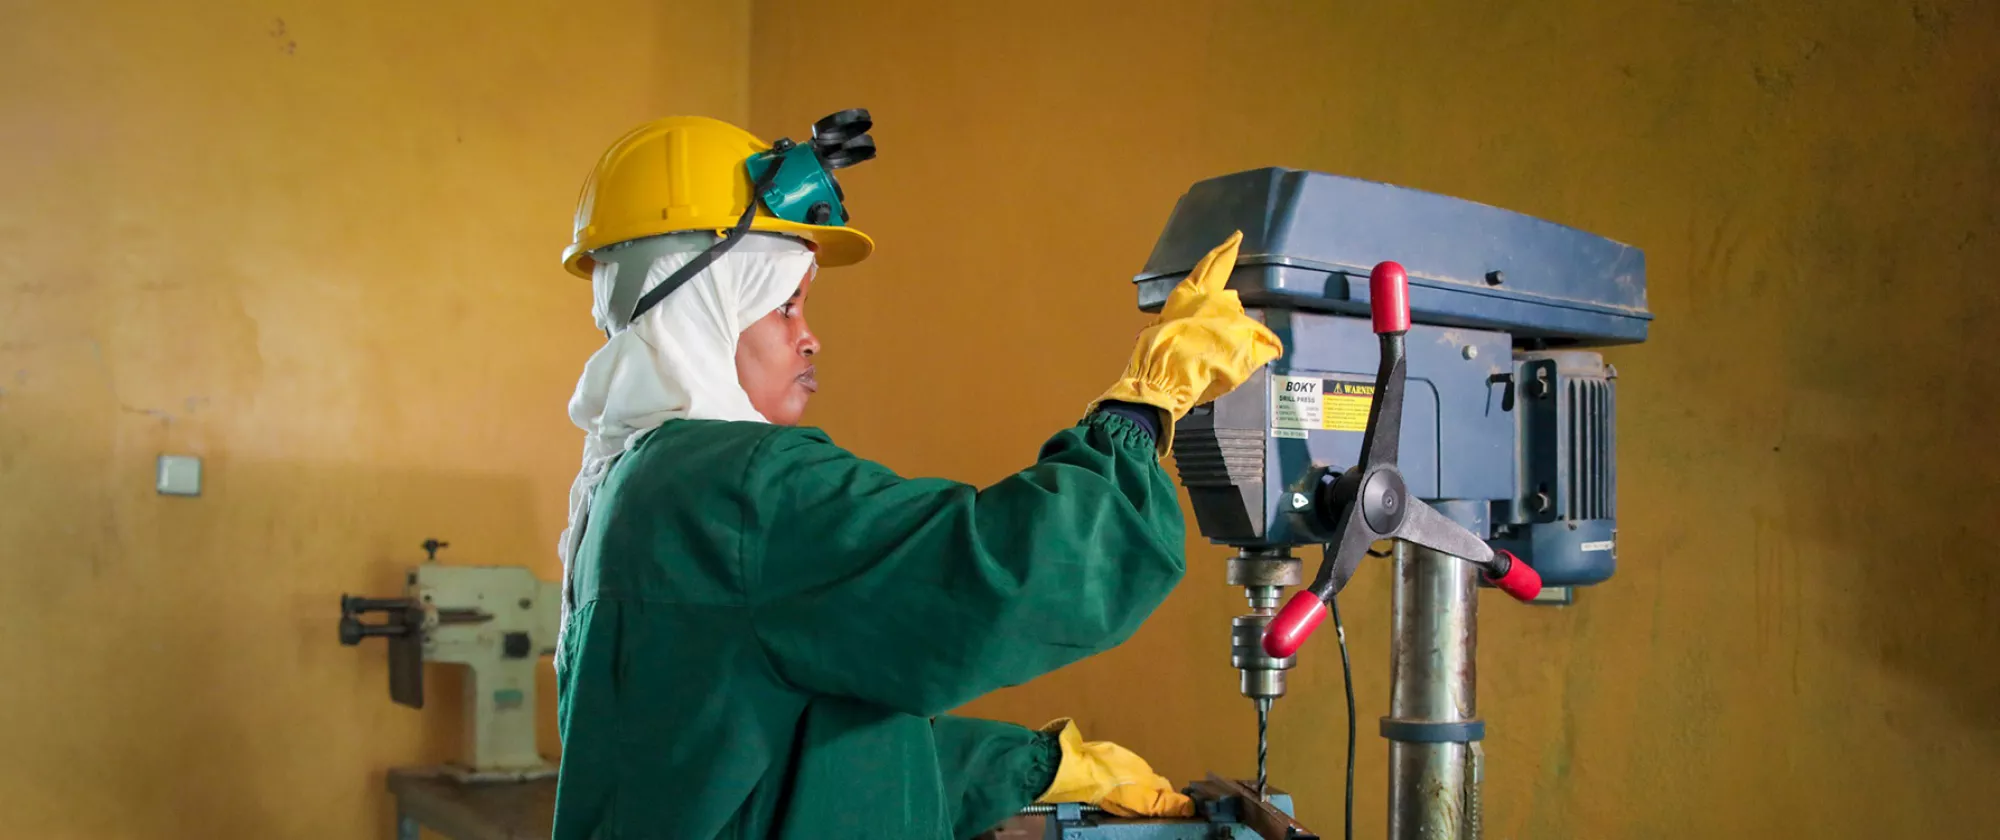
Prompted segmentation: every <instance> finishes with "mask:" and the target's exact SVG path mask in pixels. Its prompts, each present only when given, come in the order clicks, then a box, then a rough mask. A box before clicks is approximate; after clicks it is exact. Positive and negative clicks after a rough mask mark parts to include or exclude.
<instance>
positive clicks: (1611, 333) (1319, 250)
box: [1048, 168, 1652, 840]
mask: <svg viewBox="0 0 2000 840" xmlns="http://www.w3.org/2000/svg"><path fill="white" fill-rule="evenodd" d="M1239 230H1240V231H1242V232H1243V234H1244V239H1243V243H1242V247H1241V249H1240V251H1239V255H1238V258H1237V263H1236V267H1235V270H1234V273H1233V274H1232V276H1231V279H1230V284H1229V287H1230V288H1231V289H1234V290H1236V291H1237V292H1238V294H1239V295H1240V296H1241V298H1242V301H1243V303H1244V305H1245V307H1246V308H1247V309H1248V310H1249V312H1250V313H1251V315H1252V317H1256V318H1260V319H1261V320H1263V322H1264V323H1265V324H1267V325H1268V326H1270V327H1271V329H1272V330H1273V331H1274V332H1276V333H1277V335H1278V336H1279V338H1281V339H1282V340H1283V341H1284V345H1285V353H1284V355H1283V356H1281V357H1280V358H1279V359H1277V360H1276V361H1274V362H1273V363H1272V364H1270V365H1269V366H1268V367H1266V369H1264V370H1263V371H1261V372H1259V373H1258V374H1256V375H1255V376H1254V377H1253V378H1252V379H1250V380H1249V381H1248V382H1246V383H1245V384H1244V385H1243V387H1241V388H1239V389H1238V390H1236V391H1235V392H1233V393H1231V394H1229V395H1228V396H1225V397H1223V398H1222V399H1220V400H1217V401H1216V402H1214V403H1212V404H1209V405H1206V406H1201V407H1198V408H1196V409H1195V410H1194V411H1193V412H1192V413H1190V414H1189V415H1188V417H1187V418H1185V419H1184V420H1182V421H1181V423H1180V424H1179V425H1178V427H1177V428H1176V430H1175V436H1174V452H1175V468H1176V470H1177V471H1178V473H1179V476H1180V480H1181V483H1182V485H1183V486H1185V487H1186V488H1187V491H1188V494H1189V496H1190V497H1191V499H1192V501H1193V505H1194V511H1195V519H1196V522H1197V525H1198V526H1199V528H1200V530H1201V533H1202V534H1203V535H1204V536H1206V537H1207V538H1209V539H1210V540H1211V541H1213V542H1216V543H1220V544H1224V545H1228V546H1231V547H1234V548H1235V549H1237V554H1236V555H1235V556H1234V557H1232V558H1231V559H1230V560H1229V564H1228V568H1227V572H1226V578H1227V582H1228V583H1229V585H1231V586H1241V587H1243V590H1244V593H1245V595H1246V597H1247V599H1248V601H1249V607H1250V611H1249V612H1248V613H1247V614H1245V615H1243V616H1240V617H1238V618H1237V619H1235V621H1234V622H1233V626H1232V628H1231V642H1232V644H1231V664H1232V665H1233V666H1234V667H1235V668H1236V669H1237V670H1238V671H1239V673H1240V680H1241V681H1240V687H1241V690H1242V693H1243V694H1244V695H1245V696H1246V697H1248V698H1250V699H1251V700H1252V701H1254V703H1255V704H1256V707H1257V712H1258V718H1259V720H1258V723H1259V726H1258V732H1259V744H1258V778H1257V779H1256V780H1255V781H1254V782H1234V783H1232V782H1223V781H1221V780H1218V779H1216V778H1215V777H1211V778H1210V780H1209V782H1206V783H1197V784H1196V785H1195V786H1194V787H1192V788H1190V792H1191V793H1192V794H1193V795H1194V796H1195V798H1196V799H1197V801H1198V802H1200V803H1203V804H1202V808H1203V812H1204V814H1210V815H1213V814H1216V813H1221V810H1222V809H1218V808H1216V807H1215V799H1216V797H1217V796H1223V797H1225V798H1228V797H1229V796H1231V795H1232V794H1230V793H1228V792H1226V791H1225V792H1221V793H1218V791H1219V790H1220V789H1221V787H1227V788H1229V790H1230V791H1234V794H1233V795H1234V798H1235V799H1236V800H1237V802H1236V803H1235V806H1234V811H1233V812H1232V813H1238V814H1249V813H1250V812H1257V813H1256V814H1255V816H1258V817H1259V819H1260V821H1261V823H1262V825H1259V826H1257V829H1258V830H1257V831H1256V832H1255V836H1262V837H1267V838H1279V837H1289V838H1302V837H1311V836H1315V835H1313V834H1312V833H1311V832H1309V831H1306V830H1305V829H1303V828H1302V827H1299V826H1298V825H1297V824H1296V823H1291V824H1290V825H1279V824H1275V823H1273V821H1272V820H1271V819H1270V818H1269V814H1268V812H1270V811H1272V810H1276V806H1277V805H1278V803H1280V802H1282V805H1283V807H1282V810H1283V811H1284V812H1285V813H1286V814H1289V813H1291V812H1292V809H1291V807H1290V804H1291V803H1290V800H1289V797H1286V798H1284V799H1282V800H1281V799H1280V798H1279V796H1275V795H1272V790H1274V789H1269V788H1266V787H1265V779H1264V778H1263V774H1264V764H1265V761H1264V753H1265V750H1266V749H1267V742H1266V741H1265V739H1264V734H1265V727H1266V723H1267V715H1268V713H1269V710H1270V709H1271V704H1272V702H1273V701H1275V700H1276V699H1278V698H1279V697H1281V696H1283V695H1284V694H1285V692H1286V673H1287V671H1289V670H1290V669H1291V668H1292V667H1293V666H1294V664H1295V663H1296V656H1295V653H1296V651H1297V650H1298V649H1299V647H1300V645H1302V644H1303V643H1304V642H1305V641H1306V639H1307V637H1308V636H1309V635H1310V634H1311V633H1312V631H1313V629H1314V628H1315V627H1316V626H1317V625H1318V624H1319V623H1320V621H1321V620H1322V619H1324V618H1325V617H1326V616H1327V615H1328V613H1329V612H1330V611H1331V610H1330V609H1329V608H1330V607H1331V606H1333V603H1334V600H1335V595H1337V593H1338V592H1339V591H1340V589H1341V588H1342V587H1344V586H1345V585H1346V584H1347V582H1348V580H1349V579H1350V578H1351V577H1352V576H1353V574H1354V572H1355V570H1356V569H1357V567H1358V566H1359V564H1360V563H1361V561H1362V559H1363V558H1364V557H1366V556H1368V555H1370V554H1373V553H1375V552H1374V551H1373V550H1372V546H1374V545H1375V544H1377V543H1380V542H1385V541H1386V542H1388V543H1390V545H1391V547H1392V548H1393V552H1392V554H1391V556H1393V558H1394V566H1395V574H1394V584H1393V596H1392V598H1393V604H1392V610H1391V615H1392V621H1393V627H1392V632H1391V644H1390V648H1391V649H1390V664H1391V669H1392V679H1391V690H1390V714H1389V716H1388V717H1385V718H1383V720H1382V722H1381V729H1380V731H1381V733H1382V735H1383V737H1384V738H1386V739H1387V740H1388V741H1389V773H1390V779H1389V791H1390V793H1389V836H1390V837H1392V838H1416V837H1424V838H1473V837H1477V836H1479V830H1480V829H1479V821H1480V816H1479V814H1480V807H1479V780H1480V777H1481V774H1482V772H1483V767H1482V763H1483V762H1482V758H1481V753H1480V750H1479V742H1480V740H1481V739H1482V738H1483V737H1484V730H1485V724H1484V722H1483V721H1482V720H1481V719H1480V718H1479V716H1478V713H1477V708H1476V705H1475V702H1474V699H1475V698H1474V693H1475V688H1476V685H1475V678H1474V674H1475V651H1476V647H1477V632H1476V617H1477V608H1478V599H1477V594H1478V591H1479V589H1480V588H1482V586H1491V587H1494V588H1497V589H1500V590H1502V591H1504V592H1506V593H1507V594H1509V595H1512V596H1514V597H1515V598H1517V599H1520V600H1524V601H1529V602H1537V603H1568V602H1569V598H1570V593H1571V592H1572V591H1573V588H1574V587H1582V586H1589V585H1592V584H1597V583H1601V582H1603V581H1605V580H1607V579H1609V578H1610V577H1611V576H1612V574H1613V572H1615V571H1616V567H1617V563H1616V558H1617V539H1616V535H1617V522H1616V516H1615V503H1616V468H1615V458H1614V448H1613V441H1614V434H1613V432H1614V423H1613V420H1614V407H1615V402H1616V401H1615V387H1614V386H1615V381H1616V378H1617V373H1616V371H1615V370H1614V369H1613V368H1612V367H1611V366H1610V365H1609V364H1607V363H1605V361H1604V360H1603V358H1602V357H1601V356H1600V355H1598V354H1597V353H1596V352H1594V349H1595V348H1600V347H1605V346H1612V345H1621V344H1636V343H1640V342H1643V341H1644V340H1645V338H1646V332H1647V327H1648V325H1649V323H1650V321H1651V319H1652V316H1651V314H1650V313H1649V312H1648V311H1647V308H1646V276H1645V257H1644V255H1643V254H1641V253H1640V252H1639V251H1638V250H1637V249H1635V248H1632V247H1630V246H1627V245H1623V244H1620V243H1618V242H1614V241H1611V240H1608V239H1604V238H1602V237H1598V236H1594V235H1591V234H1588V233H1585V232H1582V231H1579V230H1575V229H1572V228H1568V227H1564V226H1562V225H1558V224H1555V223H1552V222H1547V221H1543V220H1540V219H1535V218H1531V217H1528V216H1524V215H1521V214H1518V213H1514V212H1511V211H1508V210H1503V209H1500V208H1495V207H1490V206H1486V205H1482V204H1477V203H1474V202H1469V201H1464V200H1460V199H1455V198H1449V197H1445V196H1440V195H1434V194H1428V193H1424V192H1420V191H1416V190H1411V189H1405V188H1401V187H1396V186H1392V185H1387V184H1381V183H1374V182H1368V181H1361V180H1355V179H1351V178H1344V177H1340V176H1335V175H1329V174H1324V173H1318V172H1306V171H1298V170H1290V169H1277V168H1270V169H1258V170H1252V171H1247V172H1239V173H1236V174H1232V175H1226V176H1223V177H1219V178H1214V179H1210V180H1207V181H1203V182H1201V183H1198V184H1195V185H1194V187H1193V188H1192V189H1190V190H1188V192H1187V194H1186V195H1184V196H1183V197H1182V198H1181V199H1180V201H1179V203H1178V204H1177V205H1176V206H1175V208H1174V210H1173V214H1172V216H1171V217H1170V218H1169V219H1168V221H1167V226H1166V230H1165V232H1164V233H1162V234H1161V236H1160V239H1159V241H1158V242H1157V244H1155V246H1154V248H1153V253H1152V256H1151V257H1150V258H1149V259H1148V260H1147V261H1146V266H1145V270H1144V271H1143V272H1142V273H1140V274H1139V275H1138V276H1137V277H1136V278H1135V279H1134V282H1135V283H1136V285H1137V287H1138V297H1139V306H1140V308H1141V309H1143V310H1146V311H1157V310H1158V309H1159V307H1160V306H1161V305H1162V304H1163V303H1164V302H1165V301H1166V298H1167V295H1168V293H1169V292H1171V291H1172V290H1173V288H1174V287H1175V286H1176V285H1177V284H1178V283H1179V282H1180V281H1181V280H1182V278H1184V277H1185V276H1186V275H1187V273H1188V272H1189V271H1190V270H1192V269H1193V267H1194V266H1195V264H1196V263H1197V262H1199V261H1200V260H1201V258H1202V257H1203V256H1204V255H1205V254H1207V253H1208V251H1209V250H1210V249H1212V248H1213V247H1215V245H1216V244H1217V243H1219V242H1222V241H1223V240H1224V239H1226V238H1227V237H1228V236H1229V235H1230V234H1231V233H1232V232H1235V231H1239ZM1312 545H1318V546H1322V547H1323V552H1324V556H1323V558H1322V561H1321V563H1320V566H1319V569H1318V573H1317V575H1316V576H1315V577H1314V578H1312V579H1311V580H1310V582H1308V580H1307V578H1306V577H1305V574H1304V564H1303V561H1302V560H1301V559H1300V558H1298V557H1297V556H1295V555H1294V553H1293V551H1294V550H1295V549H1297V548H1299V547H1303V546H1312ZM1377 556H1381V555H1377ZM1301 585H1305V588H1303V589H1300V590H1298V591H1296V592H1295V593H1293V594H1292V596H1291V598H1290V599H1289V600H1287V599H1286V597H1285V590H1286V589H1287V588H1290V587H1297V586H1301ZM1545 586H1546V587H1549V589H1548V590H1544V587H1545ZM1281 604H1282V606H1281ZM1343 655H1344V651H1343ZM1350 690H1351V689H1350ZM1350 749H1351V748H1350ZM1350 759H1351V754H1350ZM1218 785H1220V786H1221V787H1218ZM1244 791H1248V794H1247V795H1246V794H1244V793H1243V792H1244ZM1293 795H1296V792H1294V793H1293ZM1259 800H1261V802H1259ZM1350 818H1351V816H1350ZM1208 821H1210V822H1220V820H1216V819H1213V818H1212V817H1211V818H1210V819H1209V820H1208ZM1058 823H1060V824H1058ZM1115 823H1116V821H1109V820H1097V821H1093V820H1091V819H1089V818H1087V817H1080V818H1078V819H1076V820H1071V821H1067V822H1064V821H1059V820H1051V821H1050V824H1049V827H1048V831H1049V835H1048V836H1050V837H1061V838H1063V840H1089V839H1090V838H1095V837H1100V836H1111V835H1110V834H1109V833H1104V834H1093V833H1092V832H1098V831H1101V832H1110V831H1111V830H1112V829H1113V828H1114V827H1116V828H1117V830H1118V832H1119V833H1117V834H1116V836H1118V837H1132V838H1167V837H1180V836H1182V835H1181V834H1175V833H1172V830H1171V827H1170V826H1168V825H1163V824H1158V823H1155V824H1153V825H1154V826H1155V829H1154V831H1153V833H1146V832H1144V831H1139V832H1138V833H1134V832H1135V830H1139V829H1144V828H1146V826H1145V825H1142V824H1127V825H1122V826H1118V825H1115ZM1266 826H1269V827H1268V828H1266ZM1216 828H1217V829H1218V830H1222V829H1224V828H1225V827H1223V826H1219V825H1218V826H1216ZM1226 830H1229V831H1232V832H1233V831H1238V830H1240V829H1238V828H1235V827H1227V828H1226ZM1059 831H1060V833H1057V832H1059ZM1217 836H1237V835H1236V834H1226V835H1223V834H1218V835H1217Z"/></svg>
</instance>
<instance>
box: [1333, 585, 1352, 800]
mask: <svg viewBox="0 0 2000 840" xmlns="http://www.w3.org/2000/svg"><path fill="white" fill-rule="evenodd" d="M1326 605H1327V607H1328V608H1329V609H1331V610H1333V635H1334V638H1336V639H1338V640H1340V681H1341V683H1342V684H1343V685H1346V686H1347V810H1346V811H1345V812H1344V814H1343V816H1344V817H1345V819H1346V838H1347V840H1354V665H1353V664H1352V663H1351V662H1349V661H1348V659H1347V628H1345V627H1342V626H1341V623H1340V601H1339V599H1338V598H1335V597H1333V596H1327V599H1326Z"/></svg>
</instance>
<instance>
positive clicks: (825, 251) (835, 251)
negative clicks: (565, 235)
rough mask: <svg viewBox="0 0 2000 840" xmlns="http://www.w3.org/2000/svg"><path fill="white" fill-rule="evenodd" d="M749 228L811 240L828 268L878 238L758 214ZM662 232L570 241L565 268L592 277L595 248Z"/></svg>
mask: <svg viewBox="0 0 2000 840" xmlns="http://www.w3.org/2000/svg"><path fill="white" fill-rule="evenodd" d="M733 227H735V223H734V222H733V221H732V222H731V223H730V224H727V225H722V226H719V227H716V228H714V230H715V232H716V233H718V234H720V233H726V232H728V230H729V229H730V228H733ZM696 229H700V228H696ZM750 229H751V230H758V231H766V232H769V233H782V234H786V235H789V236H796V237H798V238H800V239H803V240H806V241H807V242H810V243H812V245H813V261H814V262H817V263H818V264H819V265H821V266H822V267H826V268H839V267H840V266H845V265H853V264H855V263H858V262H861V261H862V260H865V259H867V258H868V256H869V255H870V254H873V253H874V252H875V240H873V239H870V238H869V237H868V234H865V233H862V232H861V231H859V230H856V229H854V228H851V227H832V226H828V225H807V224H800V223H798V222H792V221H787V220H785V219H779V218H776V217H772V216H763V215H759V216H757V217H756V218H755V219H752V220H751V222H750ZM659 234H660V232H659V231H651V230H649V231H644V232H636V235H632V236H612V237H606V239H607V240H608V241H606V242H605V243H604V244H603V245H597V246H593V247H590V248H589V249H588V250H586V249H585V248H583V247H582V246H579V245H571V246H569V247H568V248H565V249H563V268H564V269H566V270H568V271H569V273H571V274H574V275H576V276H578V277H581V278H583V279H585V280H589V279H590V275H591V272H592V271H594V270H595V269H596V268H597V261H596V260H594V259H591V257H590V252H591V251H595V250H597V249H598V248H608V247H610V246H612V245H616V244H618V243H620V242H630V241H632V240H634V239H641V238H644V237H647V236H657V235H659Z"/></svg>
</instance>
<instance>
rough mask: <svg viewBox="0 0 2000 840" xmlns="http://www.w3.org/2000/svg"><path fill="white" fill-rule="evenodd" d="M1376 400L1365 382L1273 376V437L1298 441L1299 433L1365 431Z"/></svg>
mask: <svg viewBox="0 0 2000 840" xmlns="http://www.w3.org/2000/svg"><path fill="white" fill-rule="evenodd" d="M1374 400H1375V386H1374V385H1373V384H1370V383H1366V382H1348V381H1345V380H1340V379H1320V378H1319V377H1316V376H1313V377H1305V376H1274V377H1271V430H1272V434H1274V435H1277V436H1279V437H1299V436H1300V435H1298V434H1297V433H1296V432H1297V431H1298V430H1305V431H1331V432H1360V431H1366V430H1367V428H1368V407H1369V405H1370V404H1371V403H1373V402H1374ZM1286 432H1289V433H1286Z"/></svg>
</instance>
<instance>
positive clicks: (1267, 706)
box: [1257, 697, 1271, 799]
mask: <svg viewBox="0 0 2000 840" xmlns="http://www.w3.org/2000/svg"><path fill="white" fill-rule="evenodd" d="M1270 729H1271V698H1269V697H1259V698H1257V798H1258V799H1265V798H1267V797H1266V796H1265V795H1264V787H1265V784H1266V782H1268V781H1269V780H1270V776H1269V775H1268V774H1267V772H1266V761H1267V760H1268V759H1269V758H1270V755H1271V739H1270Z"/></svg>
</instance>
